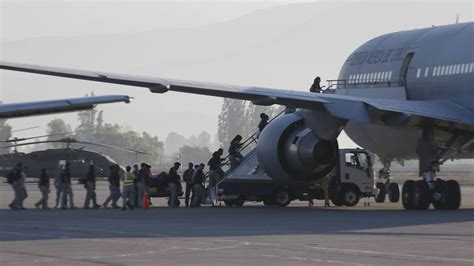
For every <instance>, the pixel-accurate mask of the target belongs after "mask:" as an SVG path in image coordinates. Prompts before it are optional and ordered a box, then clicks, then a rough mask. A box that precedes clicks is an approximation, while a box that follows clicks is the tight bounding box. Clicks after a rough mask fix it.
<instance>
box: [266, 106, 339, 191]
mask: <svg viewBox="0 0 474 266" xmlns="http://www.w3.org/2000/svg"><path fill="white" fill-rule="evenodd" d="M337 152H338V145H337V140H336V139H334V140H324V139H321V138H319V137H318V136H316V134H315V133H314V131H313V130H311V129H310V128H308V127H306V126H305V119H304V118H303V116H302V115H301V114H300V113H291V114H286V115H283V116H281V117H279V118H277V119H275V120H274V121H272V122H271V123H270V124H268V125H267V127H266V128H265V130H263V132H262V133H261V134H260V137H259V140H258V144H257V157H258V161H259V163H260V165H261V167H262V168H263V169H264V170H265V172H266V173H267V174H268V176H269V177H271V178H272V179H273V180H275V181H277V182H287V181H289V180H299V181H312V180H317V179H320V178H322V177H323V176H325V175H326V174H328V173H329V172H330V171H331V170H332V168H333V167H334V165H335V164H336V161H337Z"/></svg>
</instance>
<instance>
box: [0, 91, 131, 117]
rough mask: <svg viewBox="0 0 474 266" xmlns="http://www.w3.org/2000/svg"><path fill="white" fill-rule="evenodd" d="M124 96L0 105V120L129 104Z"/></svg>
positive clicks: (127, 98) (128, 98)
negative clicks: (122, 103)
mask: <svg viewBox="0 0 474 266" xmlns="http://www.w3.org/2000/svg"><path fill="white" fill-rule="evenodd" d="M130 100H131V99H130V97H129V96H126V95H110V96H92V97H82V98H70V99H62V100H50V101H38V102H25V103H8V104H0V118H16V117H25V116H33V115H43V114H51V113H62V112H72V111H79V110H87V109H92V108H94V107H95V105H96V104H102V103H115V102H126V103H129V102H130Z"/></svg>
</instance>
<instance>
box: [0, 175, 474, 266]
mask: <svg viewBox="0 0 474 266" xmlns="http://www.w3.org/2000/svg"><path fill="white" fill-rule="evenodd" d="M28 191H29V197H28V198H27V199H26V207H27V208H28V210H24V211H12V210H9V209H8V207H7V205H8V203H9V202H10V200H11V197H12V194H13V193H12V192H11V189H10V187H9V185H8V184H5V183H2V184H0V265H2V266H4V265H48V266H53V265H190V264H192V265H246V266H249V265H381V264H384V265H401V264H405V265H433V264H436V265H474V245H473V242H474V222H473V220H474V187H463V188H462V193H463V203H462V208H461V209H460V210H457V211H437V210H433V209H430V210H427V211H405V210H403V209H402V208H401V204H400V203H383V204H376V203H373V202H371V206H364V204H363V202H361V203H359V205H357V206H356V207H353V208H337V207H330V208H324V207H323V203H322V202H320V201H317V202H316V204H315V206H313V207H308V206H307V203H304V202H294V203H292V204H291V205H290V206H289V207H286V208H277V207H264V206H263V205H262V204H260V203H249V204H246V205H245V206H244V207H242V208H227V207H213V208H211V207H201V208H184V207H181V208H174V209H173V208H168V207H165V203H166V201H165V199H154V200H153V203H154V205H153V206H152V207H151V208H149V209H143V210H134V211H129V210H127V211H121V210H115V209H103V208H101V209H97V210H84V209H74V210H59V209H51V210H36V209H34V207H33V204H34V202H35V201H36V200H38V199H39V194H40V193H39V192H38V188H37V186H36V185H35V184H28ZM53 192H54V191H53ZM74 192H75V195H74V196H75V199H76V206H78V207H81V206H82V204H83V200H84V195H85V193H84V188H83V187H82V186H81V185H74ZM97 192H98V200H99V202H100V203H101V202H102V201H103V200H104V199H105V198H106V196H107V193H108V190H107V185H106V184H105V183H100V184H99V185H98V190H97ZM54 197H55V193H51V194H50V200H49V203H50V206H51V205H52V202H53V198H54Z"/></svg>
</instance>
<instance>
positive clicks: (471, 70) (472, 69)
mask: <svg viewBox="0 0 474 266" xmlns="http://www.w3.org/2000/svg"><path fill="white" fill-rule="evenodd" d="M469 72H471V73H472V72H474V63H471V67H470V68H469Z"/></svg>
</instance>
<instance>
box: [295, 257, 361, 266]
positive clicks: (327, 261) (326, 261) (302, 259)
mask: <svg viewBox="0 0 474 266" xmlns="http://www.w3.org/2000/svg"><path fill="white" fill-rule="evenodd" d="M289 259H292V260H299V261H311V262H323V263H334V264H344V265H357V266H364V265H367V264H361V263H353V262H344V261H338V260H321V259H314V258H302V257H289Z"/></svg>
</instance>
